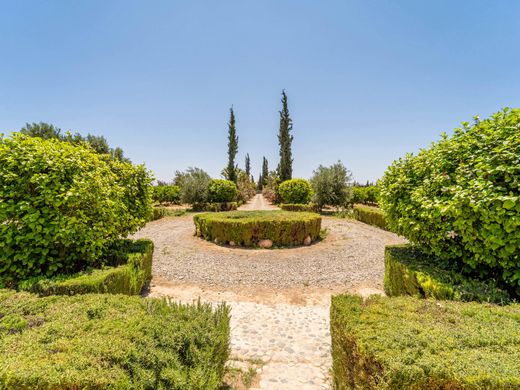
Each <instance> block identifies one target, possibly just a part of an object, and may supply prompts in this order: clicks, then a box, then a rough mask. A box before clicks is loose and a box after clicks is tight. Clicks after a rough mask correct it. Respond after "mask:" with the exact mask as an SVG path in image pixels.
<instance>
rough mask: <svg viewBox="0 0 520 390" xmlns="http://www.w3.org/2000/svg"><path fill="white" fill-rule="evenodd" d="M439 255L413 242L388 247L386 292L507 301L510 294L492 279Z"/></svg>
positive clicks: (428, 296)
mask: <svg viewBox="0 0 520 390" xmlns="http://www.w3.org/2000/svg"><path fill="white" fill-rule="evenodd" d="M448 267H449V264H446V262H443V261H442V260H440V259H439V258H438V257H436V256H432V255H428V254H426V253H424V252H423V251H422V250H420V249H419V248H417V247H415V246H412V245H407V244H405V245H391V246H387V247H386V248H385V279H384V284H385V292H386V294H387V295H389V296H398V295H413V296H417V297H423V298H434V299H447V300H457V301H478V302H493V303H498V304H507V303H509V302H510V301H511V297H510V295H509V294H508V292H507V291H505V290H503V289H500V288H499V287H497V286H496V283H494V282H493V281H492V280H488V281H480V280H478V279H475V278H471V277H468V276H464V275H462V274H461V273H459V272H457V271H456V270H454V269H453V268H448Z"/></svg>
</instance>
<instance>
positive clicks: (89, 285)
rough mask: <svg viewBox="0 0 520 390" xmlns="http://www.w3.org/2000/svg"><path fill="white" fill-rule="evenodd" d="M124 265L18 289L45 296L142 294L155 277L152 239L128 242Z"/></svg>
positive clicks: (31, 282) (36, 280)
mask: <svg viewBox="0 0 520 390" xmlns="http://www.w3.org/2000/svg"><path fill="white" fill-rule="evenodd" d="M122 245H123V249H122V250H121V252H123V256H119V255H118V257H122V258H121V259H118V260H117V262H119V263H123V264H121V265H118V266H114V267H107V268H105V269H94V270H90V271H85V272H80V273H77V274H74V275H60V276H56V277H53V278H34V279H28V280H25V281H23V282H21V283H20V284H19V285H18V289H19V290H22V291H30V292H33V293H36V294H39V295H42V296H47V295H75V294H88V293H110V294H127V295H134V294H140V293H141V290H142V289H143V287H144V286H145V285H146V284H147V283H148V282H149V281H150V280H151V278H152V257H153V247H154V246H153V242H152V241H150V240H144V239H141V240H136V241H131V240H125V241H124V242H123V244H122Z"/></svg>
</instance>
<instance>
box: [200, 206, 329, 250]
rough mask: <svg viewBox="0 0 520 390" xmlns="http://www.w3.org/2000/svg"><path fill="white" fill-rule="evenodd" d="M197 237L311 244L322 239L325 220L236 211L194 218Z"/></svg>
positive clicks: (241, 242) (240, 242) (314, 216)
mask: <svg viewBox="0 0 520 390" xmlns="http://www.w3.org/2000/svg"><path fill="white" fill-rule="evenodd" d="M193 220H194V223H195V230H196V232H195V234H196V235H197V236H199V237H202V238H205V239H206V240H209V241H214V242H216V243H218V244H230V245H240V246H248V247H251V246H257V245H262V242H265V241H269V242H270V243H271V245H274V246H295V245H304V244H305V245H308V244H310V243H311V242H312V241H315V240H317V239H318V238H319V235H320V230H321V217H320V215H318V214H314V213H307V212H301V213H292V212H289V211H232V212H227V213H206V214H199V215H195V216H194V217H193Z"/></svg>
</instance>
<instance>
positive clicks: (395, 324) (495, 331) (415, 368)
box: [330, 295, 520, 390]
mask: <svg viewBox="0 0 520 390" xmlns="http://www.w3.org/2000/svg"><path fill="white" fill-rule="evenodd" d="M330 321H331V338H332V357H333V368H332V370H333V380H334V387H335V388H336V389H353V388H356V389H357V388H360V389H446V390H447V389H490V390H491V389H516V388H520V306H519V305H518V304H514V305H510V306H496V305H487V304H481V303H475V302H450V301H442V302H438V301H434V300H427V299H417V298H412V297H395V298H386V297H379V296H372V297H370V298H368V299H367V300H366V301H363V298H361V297H359V296H349V295H340V296H335V297H333V298H332V302H331V313H330Z"/></svg>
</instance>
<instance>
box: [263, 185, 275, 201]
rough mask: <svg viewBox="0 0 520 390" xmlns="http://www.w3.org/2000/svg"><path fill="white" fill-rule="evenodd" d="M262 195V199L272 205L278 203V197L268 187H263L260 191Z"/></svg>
mask: <svg viewBox="0 0 520 390" xmlns="http://www.w3.org/2000/svg"><path fill="white" fill-rule="evenodd" d="M262 195H263V196H264V198H265V199H266V200H267V201H268V202H269V203H272V204H275V203H278V195H277V194H276V191H275V190H273V189H272V188H270V187H264V188H263V189H262Z"/></svg>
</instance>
